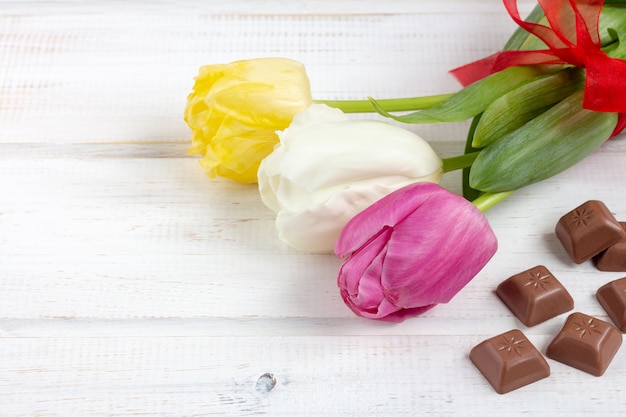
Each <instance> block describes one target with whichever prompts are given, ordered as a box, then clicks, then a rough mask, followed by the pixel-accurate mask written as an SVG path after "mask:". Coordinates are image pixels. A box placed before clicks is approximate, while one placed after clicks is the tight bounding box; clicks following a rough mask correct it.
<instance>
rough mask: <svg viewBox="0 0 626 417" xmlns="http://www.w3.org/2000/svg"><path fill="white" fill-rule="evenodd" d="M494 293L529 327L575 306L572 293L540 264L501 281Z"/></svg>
mask: <svg viewBox="0 0 626 417" xmlns="http://www.w3.org/2000/svg"><path fill="white" fill-rule="evenodd" d="M496 295H497V296H498V297H499V298H500V299H501V300H502V302H503V303H504V304H506V306H507V307H508V308H509V310H511V312H513V314H515V316H516V317H517V318H518V319H519V320H520V321H521V322H522V323H524V324H525V325H526V326H528V327H531V326H535V325H537V324H539V323H542V322H544V321H546V320H548V319H551V318H553V317H556V316H558V315H559V314H562V313H565V312H568V311H570V310H572V309H573V308H574V299H573V298H572V296H571V295H570V294H569V292H568V291H567V290H566V289H565V287H564V286H563V285H562V284H561V283H560V282H559V281H558V280H557V279H556V278H555V277H554V275H553V274H552V273H551V272H550V271H549V270H548V269H547V268H546V267H545V266H543V265H538V266H535V267H534V268H531V269H528V270H526V271H524V272H521V273H519V274H516V275H513V276H512V277H510V278H508V279H506V280H505V281H503V282H501V283H500V285H498V287H497V288H496Z"/></svg>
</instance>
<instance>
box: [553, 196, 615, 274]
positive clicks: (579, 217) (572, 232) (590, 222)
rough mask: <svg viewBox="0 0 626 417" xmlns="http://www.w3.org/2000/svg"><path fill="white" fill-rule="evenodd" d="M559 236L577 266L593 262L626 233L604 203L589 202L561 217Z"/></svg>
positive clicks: (557, 233)
mask: <svg viewBox="0 0 626 417" xmlns="http://www.w3.org/2000/svg"><path fill="white" fill-rule="evenodd" d="M555 232H556V236H557V237H558V238H559V240H560V241H561V243H562V244H563V247H564V248H565V250H566V251H567V253H569V255H570V256H571V257H572V259H573V260H574V262H576V263H577V264H580V263H583V262H585V261H586V260H588V259H591V258H592V257H594V256H595V255H597V254H599V253H600V252H602V251H604V250H605V249H607V248H608V247H609V246H611V245H613V244H614V243H616V242H617V241H618V240H620V239H621V238H622V237H623V236H624V235H626V232H625V231H624V229H622V226H620V224H619V222H618V221H617V220H615V217H613V215H612V214H611V212H610V211H609V209H608V208H607V207H606V206H605V205H604V203H603V202H601V201H597V200H589V201H587V202H585V203H583V204H581V205H580V206H578V207H577V208H575V209H574V210H572V211H570V212H569V213H567V214H565V215H564V216H563V217H561V218H560V219H559V221H558V223H557V225H556V228H555Z"/></svg>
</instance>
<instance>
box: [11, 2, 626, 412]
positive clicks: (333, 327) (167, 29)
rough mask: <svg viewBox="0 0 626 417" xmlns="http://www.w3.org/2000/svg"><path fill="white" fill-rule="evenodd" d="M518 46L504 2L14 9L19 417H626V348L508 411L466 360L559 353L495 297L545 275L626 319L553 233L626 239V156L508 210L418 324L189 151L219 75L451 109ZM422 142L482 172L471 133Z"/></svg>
mask: <svg viewBox="0 0 626 417" xmlns="http://www.w3.org/2000/svg"><path fill="white" fill-rule="evenodd" d="M201 3H206V4H201ZM532 5H533V3H532V2H530V1H528V0H527V1H522V2H520V10H521V11H522V13H523V14H525V13H527V12H528V11H529V10H530V9H531V7H532ZM513 29H514V24H513V22H512V21H511V20H510V19H509V18H508V16H507V15H506V13H505V11H504V8H503V7H502V5H501V3H500V2H499V1H498V0H478V1H471V2H470V1H465V0H458V1H452V0H437V1H425V0H385V1H375V0H359V1H355V0H350V1H330V0H317V1H308V2H307V1H294V2H287V1H285V2H281V1H269V0H266V1H262V0H236V1H228V2H226V1H224V2H193V1H174V0H161V1H151V2H147V1H146V2H144V1H139V0H133V1H123V2H122V1H118V2H107V1H95V0H91V1H79V0H66V1H43V0H42V1H0V415H2V416H101V415H102V416H104V415H106V416H139V415H142V416H143V415H154V416H157V415H158V416H178V417H182V416H205V415H228V416H236V415H253V414H265V415H270V416H288V415H289V416H290V415H301V416H320V415H329V416H374V415H380V416H416V415H420V416H421V415H436V416H447V415H450V416H452V415H464V416H474V415H476V416H491V415H493V416H514V415H542V414H543V415H546V414H548V413H550V415H553V416H558V415H562V416H568V417H571V416H587V415H590V414H592V413H593V414H594V415H602V416H611V415H615V416H617V415H623V414H624V413H626V411H623V409H626V396H625V395H624V391H623V387H624V381H625V380H626V350H625V349H622V350H621V351H620V352H618V354H617V356H616V357H615V359H614V361H613V363H612V364H611V366H610V367H609V370H608V371H607V373H606V374H605V375H604V376H602V377H600V378H597V377H593V376H591V375H589V374H586V373H584V372H581V371H578V370H576V369H573V368H570V367H568V366H565V365H562V364H560V363H558V362H555V361H552V360H549V364H550V366H551V369H552V375H551V376H550V377H549V378H548V379H545V380H542V381H540V382H537V383H535V384H532V385H529V386H527V387H524V388H522V389H519V390H517V391H514V392H511V393H508V394H505V395H498V394H496V393H495V392H494V390H493V389H492V388H491V386H490V385H489V384H488V383H487V382H486V380H485V379H484V378H483V377H482V376H481V375H480V373H479V372H478V371H477V370H476V368H475V367H474V366H473V365H472V364H471V362H470V361H469V359H468V353H469V350H470V349H471V348H472V347H473V346H474V345H476V344H477V343H479V342H480V341H482V340H484V339H486V338H488V337H491V336H494V335H496V334H499V333H502V332H504V331H507V330H509V329H512V328H519V329H521V330H522V331H523V332H524V333H525V334H526V335H527V336H528V337H529V339H530V340H531V341H532V342H533V343H534V344H535V345H536V346H537V347H538V348H539V349H540V350H541V351H545V348H546V346H547V344H548V343H549V341H550V340H551V338H552V337H553V335H554V334H555V333H556V332H557V331H558V329H559V328H560V326H561V325H562V323H563V320H564V316H560V317H558V318H555V319H553V320H550V321H548V322H546V323H543V324H541V325H538V326H536V327H532V328H526V327H524V326H523V325H522V324H521V323H520V322H519V321H517V319H515V318H514V317H513V316H512V314H511V313H510V312H509V311H508V310H507V309H506V307H505V306H504V305H503V304H502V303H501V302H500V301H499V300H498V299H497V297H496V296H495V295H494V293H493V291H494V289H495V287H496V285H497V284H498V283H500V282H501V281H502V280H504V279H506V278H508V277H509V276H511V275H513V274H515V273H517V272H520V271H522V270H524V269H527V268H530V267H532V266H535V265H538V264H544V265H546V266H547V267H548V268H549V269H550V270H551V271H552V272H553V273H554V274H555V275H556V276H557V277H558V278H559V279H560V280H561V281H562V282H563V283H564V285H565V286H566V287H567V288H568V289H569V290H570V292H571V294H572V296H573V297H574V299H575V303H576V307H575V310H576V311H580V312H584V313H587V314H591V315H595V316H597V317H599V318H603V319H607V316H606V314H605V313H604V311H603V310H602V308H601V307H600V305H599V304H598V303H597V301H596V300H595V298H594V294H595V291H596V289H597V288H598V287H599V286H601V285H602V284H604V283H606V282H608V281H610V280H613V279H616V278H620V277H621V276H623V275H626V274H620V273H607V272H598V271H597V270H596V269H595V268H594V267H593V265H591V264H590V263H586V264H582V265H574V264H573V263H572V262H571V261H570V260H569V258H568V257H567V255H566V254H565V252H564V250H563V249H562V247H561V246H560V244H559V243H558V241H557V240H556V238H555V236H554V232H553V230H554V226H555V224H556V221H557V220H558V218H559V217H560V216H561V215H562V214H564V213H565V212H567V211H569V210H570V209H572V208H574V207H575V206H577V205H579V204H581V203H582V202H584V201H586V200H589V199H600V200H603V201H604V202H605V203H606V204H607V205H608V206H609V207H610V208H611V209H612V210H613V211H614V213H615V214H616V217H617V218H618V219H620V220H626V199H624V190H625V187H626V178H625V177H624V161H626V143H625V142H624V139H620V138H618V139H616V140H613V141H611V142H609V143H607V144H606V145H605V146H604V147H603V148H602V149H601V150H600V151H599V152H597V153H596V154H594V155H592V156H591V157H589V158H588V159H586V160H585V161H583V162H582V163H580V164H579V165H577V166H576V167H574V168H572V169H570V170H568V171H566V172H565V173H563V174H561V175H559V176H557V177H554V178H552V179H550V180H547V181H544V182H542V183H540V184H536V185H533V186H529V187H527V188H525V189H523V190H520V191H519V192H517V193H516V194H515V195H513V196H512V197H510V198H509V199H508V200H506V201H505V202H503V203H502V204H500V205H499V206H497V207H496V208H494V209H492V210H491V211H489V212H488V214H487V216H488V218H489V221H490V223H491V225H492V226H493V228H494V230H495V232H496V234H497V236H498V239H499V243H500V248H499V251H498V253H497V254H496V256H495V257H494V258H493V260H492V261H491V262H490V263H489V264H488V265H487V267H485V269H484V270H483V271H482V272H481V273H480V274H479V275H478V276H477V277H476V278H475V280H474V281H472V282H471V283H470V284H469V285H468V286H467V287H465V288H464V289H463V290H462V291H461V292H460V293H459V294H458V296H457V297H456V298H454V300H453V301H452V302H451V303H449V304H446V305H440V306H438V307H437V308H435V309H433V310H431V311H430V312H428V313H427V314H425V315H424V316H422V317H419V318H416V319H412V320H408V321H406V322H405V323H402V324H388V323H379V322H372V321H367V320H365V319H361V318H357V317H356V316H354V315H353V314H352V313H351V312H350V311H349V310H348V309H347V308H346V307H345V306H344V305H343V303H342V301H341V299H340V297H339V293H338V290H337V288H336V273H337V269H338V266H339V260H338V259H336V258H335V257H334V256H333V255H309V254H302V253H298V252H295V251H293V250H291V249H290V248H288V247H286V246H284V245H283V244H282V243H281V242H280V241H279V240H278V239H277V237H276V233H275V231H274V226H273V218H272V213H271V212H270V211H269V210H268V209H266V208H265V207H264V206H263V204H262V203H261V201H260V199H259V196H258V192H257V190H256V188H255V187H254V186H246V185H241V184H237V183H234V182H231V181H227V180H219V179H218V180H210V179H208V178H206V177H205V175H204V173H203V171H202V169H201V168H200V166H199V165H198V163H197V160H196V158H194V157H191V156H188V155H187V154H186V151H187V148H188V145H189V139H190V132H189V130H188V128H187V127H186V125H185V124H184V122H183V120H182V112H183V109H184V106H185V101H186V96H187V94H188V93H189V91H190V89H191V85H192V82H193V77H194V76H195V75H196V71H197V68H198V67H199V66H200V65H203V64H209V63H224V62H230V61H232V60H236V59H243V58H251V57H257V56H287V57H290V58H294V59H298V60H300V61H301V62H303V63H304V64H305V65H306V68H307V70H308V73H309V76H310V78H311V84H312V90H313V95H314V97H315V98H318V99H348V98H364V97H365V96H367V95H371V96H374V97H378V98H387V97H400V96H413V95H422V94H435V93H443V92H451V91H455V90H456V89H457V88H458V86H457V84H456V83H455V82H454V80H453V79H452V77H451V76H450V75H448V74H447V71H448V70H450V69H452V68H454V67H456V66H458V65H461V64H463V63H466V62H469V61H471V60H473V59H476V58H480V57H483V56H485V55H487V54H489V53H492V52H494V51H496V50H497V49H499V48H500V47H501V45H502V44H503V43H504V42H505V40H506V39H507V38H508V36H509V35H510V34H511V33H512V30H513ZM368 117H374V116H368ZM410 128H411V129H412V130H415V131H416V132H418V133H420V134H421V135H422V136H423V137H425V138H426V139H428V140H429V141H430V142H431V143H432V144H433V146H434V147H435V148H436V149H437V150H438V151H439V152H440V153H441V154H442V155H444V156H449V155H454V154H457V153H459V152H462V147H463V141H464V138H465V134H466V131H467V124H465V123H461V124H454V125H445V126H444V125H440V126H421V127H410ZM443 184H444V185H445V186H447V187H449V188H450V189H451V190H453V191H455V192H458V191H460V181H459V177H458V175H456V176H455V175H447V176H446V177H444V182H443ZM265 373H271V374H272V375H273V376H274V378H275V380H276V385H275V386H274V388H273V389H271V390H269V389H264V385H263V381H262V380H261V381H260V382H259V378H260V377H261V376H262V375H263V374H265ZM265 388H267V387H265ZM543 410H545V411H543Z"/></svg>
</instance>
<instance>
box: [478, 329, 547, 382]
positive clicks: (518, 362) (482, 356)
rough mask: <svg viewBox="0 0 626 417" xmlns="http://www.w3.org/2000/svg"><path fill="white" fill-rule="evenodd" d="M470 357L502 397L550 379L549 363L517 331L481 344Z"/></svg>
mask: <svg viewBox="0 0 626 417" xmlns="http://www.w3.org/2000/svg"><path fill="white" fill-rule="evenodd" d="M469 357H470V360H471V361H472V363H474V365H475V366H476V367H477V368H478V370H479V371H480V372H481V373H482V374H483V376H484V377H485V378H486V379H487V381H489V383H490V384H491V386H492V387H493V388H494V389H495V390H496V392H497V393H498V394H505V393H507V392H509V391H513V390H515V389H517V388H521V387H523V386H525V385H528V384H532V383H533V382H536V381H539V380H540V379H543V378H547V377H548V376H550V366H549V365H548V362H546V360H545V359H544V357H543V356H542V355H541V353H540V352H539V351H538V350H537V348H535V346H533V345H532V343H530V342H529V341H528V338H526V336H525V335H524V334H523V333H522V332H521V331H519V330H517V329H515V330H510V331H508V332H506V333H502V334H500V335H498V336H494V337H492V338H490V339H487V340H485V341H483V342H481V343H479V344H478V345H476V346H475V347H474V348H473V349H472V350H471V351H470V354H469Z"/></svg>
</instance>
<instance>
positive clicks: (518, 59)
mask: <svg viewBox="0 0 626 417" xmlns="http://www.w3.org/2000/svg"><path fill="white" fill-rule="evenodd" d="M503 1H504V6H505V7H506V10H507V12H508V13H509V15H510V16H511V17H512V18H513V20H514V21H515V22H516V23H517V24H518V25H519V26H520V27H522V28H523V29H524V30H526V31H527V32H529V33H531V34H533V35H535V36H537V37H538V38H539V39H541V40H542V41H543V42H544V43H545V44H546V46H547V47H548V49H545V50H533V51H502V52H498V53H496V54H493V55H491V56H489V57H486V58H484V59H481V60H478V61H475V62H472V63H470V64H467V65H464V66H462V67H460V68H457V69H455V70H453V71H451V73H452V75H453V76H454V77H455V78H456V79H457V80H458V81H459V82H460V83H461V84H462V85H464V86H465V85H468V84H471V83H473V82H475V81H478V80H480V79H482V78H484V77H486V76H488V75H491V74H493V73H495V72H498V71H501V70H503V69H506V68H508V67H511V66H517V65H546V64H560V65H574V66H576V67H583V68H585V71H586V81H585V90H584V100H583V107H584V108H585V109H588V110H594V111H600V112H615V113H626V61H623V60H620V59H616V58H611V57H609V56H608V55H606V53H604V52H603V51H602V50H601V42H600V32H599V22H600V13H601V11H602V6H603V5H604V0H538V1H539V5H540V6H541V8H542V9H543V11H544V13H545V15H546V19H547V21H548V23H549V25H550V26H545V25H541V24H538V23H531V22H526V21H524V20H522V18H521V17H520V14H519V11H518V8H517V0H503ZM622 118H623V117H622Z"/></svg>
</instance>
